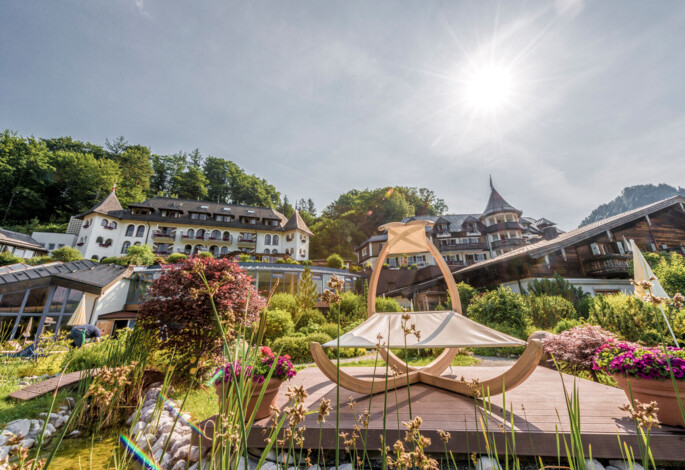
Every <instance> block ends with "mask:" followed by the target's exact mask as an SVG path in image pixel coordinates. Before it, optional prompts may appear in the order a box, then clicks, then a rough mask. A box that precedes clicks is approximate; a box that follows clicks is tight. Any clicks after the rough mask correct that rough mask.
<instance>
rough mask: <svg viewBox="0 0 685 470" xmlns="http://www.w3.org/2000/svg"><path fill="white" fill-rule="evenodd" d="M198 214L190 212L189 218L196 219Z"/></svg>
mask: <svg viewBox="0 0 685 470" xmlns="http://www.w3.org/2000/svg"><path fill="white" fill-rule="evenodd" d="M198 216H199V214H197V213H195V212H192V213H191V214H190V218H191V219H193V220H197V218H198Z"/></svg>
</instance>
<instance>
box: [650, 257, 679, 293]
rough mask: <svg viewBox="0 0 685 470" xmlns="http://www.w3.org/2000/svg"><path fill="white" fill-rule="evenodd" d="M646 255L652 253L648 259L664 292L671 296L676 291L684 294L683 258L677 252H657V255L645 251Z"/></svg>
mask: <svg viewBox="0 0 685 470" xmlns="http://www.w3.org/2000/svg"><path fill="white" fill-rule="evenodd" d="M646 255H652V256H650V257H649V258H648V261H651V263H650V264H653V265H652V270H653V271H654V275H655V276H656V277H657V278H658V279H659V283H660V284H661V286H662V287H663V288H664V290H665V291H666V293H667V294H668V295H670V296H671V297H672V296H673V295H675V294H677V293H681V294H685V258H683V256H681V255H679V254H678V253H659V255H658V256H656V255H655V254H653V253H647V254H646ZM645 257H647V256H645ZM655 258H656V259H655Z"/></svg>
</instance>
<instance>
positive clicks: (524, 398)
mask: <svg viewBox="0 0 685 470" xmlns="http://www.w3.org/2000/svg"><path fill="white" fill-rule="evenodd" d="M345 370H346V371H347V372H348V373H351V374H353V375H355V376H359V377H367V378H368V377H371V376H372V375H373V370H372V369H370V368H346V369H345ZM505 370H506V367H464V368H454V369H453V371H451V372H450V371H449V370H448V371H447V372H446V373H445V374H444V375H445V376H449V377H462V375H463V376H464V377H465V378H466V379H471V378H479V379H486V378H488V377H492V376H495V375H498V374H501V373H502V372H504V371H505ZM563 377H564V382H565V384H566V388H567V390H569V391H571V390H572V389H573V383H574V380H575V383H576V384H577V387H578V390H579V393H580V403H581V431H582V434H583V439H584V441H583V442H584V444H585V446H586V449H587V447H588V446H590V447H591V448H592V455H593V457H597V458H621V449H620V447H619V442H618V438H617V434H618V437H620V439H621V440H623V441H625V442H626V443H627V444H628V445H629V446H632V447H633V450H634V451H635V454H636V455H639V450H638V447H637V439H638V433H637V432H636V429H635V425H634V423H633V421H632V420H631V419H630V418H629V417H628V415H627V414H626V413H625V412H623V411H620V410H619V409H618V407H619V406H621V405H623V404H625V403H627V401H628V400H627V398H626V396H625V394H624V393H623V391H622V390H620V389H617V388H613V387H608V386H605V385H601V384H598V383H595V382H592V381H589V380H583V379H578V378H574V377H572V376H568V375H564V376H563ZM288 385H290V386H299V385H303V386H304V388H305V390H307V392H308V393H309V397H308V399H307V401H306V406H307V407H308V408H309V409H310V410H315V409H317V408H318V406H319V404H320V401H321V399H322V398H326V399H328V400H331V404H332V405H333V406H335V395H336V393H335V391H336V386H335V384H334V383H333V382H331V381H330V380H328V379H327V378H326V377H325V376H324V375H323V374H322V373H321V372H320V371H319V370H318V369H317V368H315V367H312V368H307V369H304V370H302V371H300V372H299V373H298V374H297V376H296V377H295V378H294V379H293V380H291V381H290V382H286V384H284V385H282V386H281V390H280V391H279V395H278V398H277V402H276V403H277V406H278V407H279V408H280V409H283V408H284V407H285V406H286V403H287V398H286V397H285V392H286V391H287V386H288ZM410 393H411V403H412V406H411V408H412V415H413V416H414V417H415V416H421V418H422V419H423V424H422V426H421V430H422V432H423V433H424V435H426V436H427V437H429V438H431V441H432V443H431V446H430V448H429V449H428V450H430V451H433V452H442V451H443V450H444V448H443V444H442V442H441V441H440V439H439V436H438V434H437V430H444V431H448V432H450V433H451V435H452V438H451V440H450V441H449V443H448V445H447V446H448V449H449V450H451V451H453V452H456V453H462V454H468V453H471V452H477V451H478V448H479V446H480V448H481V449H483V448H484V447H483V446H484V442H483V440H482V431H481V428H480V424H479V421H480V419H481V418H482V419H483V420H485V417H486V416H487V418H488V421H489V423H490V424H489V429H490V430H491V431H492V432H493V436H494V439H495V441H496V442H497V445H498V448H500V449H504V439H505V434H504V433H503V432H502V431H501V430H500V429H499V428H498V427H497V425H498V424H500V425H501V424H502V423H503V422H504V421H506V422H510V421H511V413H512V412H513V415H514V428H515V429H516V447H517V452H518V454H519V455H535V456H550V457H551V456H554V457H556V455H557V444H556V439H557V437H556V430H557V429H558V430H559V431H560V432H561V433H564V432H568V431H569V429H570V425H569V420H568V415H567V412H566V403H565V399H564V391H563V386H562V380H561V377H560V375H559V374H558V373H557V372H555V371H552V370H549V369H546V368H542V367H538V368H537V369H536V371H535V372H534V373H533V374H532V375H531V377H530V378H529V379H528V380H527V381H526V382H524V383H523V384H521V385H520V386H519V387H517V388H516V389H514V390H512V391H508V392H506V394H505V397H506V408H507V410H506V412H505V411H503V401H502V400H503V397H502V395H497V396H494V397H491V401H490V402H491V413H489V414H487V413H485V412H484V411H483V408H482V406H481V404H480V402H478V401H474V399H472V398H468V397H464V396H461V395H457V394H454V393H450V392H447V391H445V390H440V389H437V388H434V387H431V386H429V385H425V384H416V385H412V386H411V390H410ZM350 398H351V399H353V400H355V401H356V404H355V406H354V410H352V409H350V407H349V406H348V403H349V400H350ZM340 400H341V404H340V426H341V431H342V432H348V433H350V432H351V431H352V426H353V425H354V424H356V420H355V416H358V415H359V414H361V413H362V412H363V411H364V410H367V409H370V410H371V420H370V424H369V429H368V438H367V448H371V449H379V448H380V438H381V436H382V432H383V405H384V394H383V393H381V394H377V395H374V396H372V397H368V396H364V395H360V394H359V393H355V392H350V391H348V390H345V389H341V392H340ZM369 405H370V408H369ZM557 412H558V415H557ZM398 417H399V421H400V423H402V422H407V421H409V419H410V415H409V407H408V396H407V388H401V389H398V390H397V391H396V393H395V391H391V392H389V393H388V404H387V419H386V426H387V429H388V442H390V443H393V442H394V441H395V440H396V439H397V438H398V437H402V436H403V434H404V427H403V426H402V425H400V428H401V429H400V430H399V433H398V429H397V420H398ZM212 424H213V423H211V418H210V420H207V421H205V422H203V423H202V424H201V426H205V427H208V429H211V427H212ZM269 424H270V419H264V420H261V421H258V422H256V423H255V424H254V425H253V428H252V430H251V433H250V435H249V438H248V443H249V445H251V446H254V447H263V446H264V434H263V433H262V431H263V430H264V428H266V427H268V426H269ZM304 424H305V426H306V428H307V429H306V431H305V438H306V442H313V443H318V441H319V425H318V424H317V422H316V413H313V414H310V415H308V416H307V419H306V421H305V423H304ZM335 441H336V433H335V412H334V411H333V412H332V413H331V415H329V417H328V419H327V420H326V422H325V423H324V424H323V425H322V426H321V442H322V447H323V448H327V449H333V448H335ZM651 445H652V451H653V453H654V455H655V458H656V459H658V460H673V461H685V451H683V449H685V429H682V428H676V427H671V426H662V427H660V428H654V429H652V433H651ZM305 446H306V444H305ZM341 446H342V444H341ZM314 447H316V444H314Z"/></svg>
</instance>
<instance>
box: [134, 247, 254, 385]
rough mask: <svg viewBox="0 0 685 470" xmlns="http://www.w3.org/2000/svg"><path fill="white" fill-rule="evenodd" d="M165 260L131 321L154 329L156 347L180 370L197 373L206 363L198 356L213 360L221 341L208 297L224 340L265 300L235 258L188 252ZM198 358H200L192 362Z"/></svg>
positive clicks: (250, 320) (250, 321) (249, 320)
mask: <svg viewBox="0 0 685 470" xmlns="http://www.w3.org/2000/svg"><path fill="white" fill-rule="evenodd" d="M167 266H168V267H167V268H166V269H165V270H164V273H163V274H162V276H161V277H160V278H159V279H157V280H155V281H154V282H153V284H152V288H151V289H150V299H149V300H148V301H146V302H145V303H143V304H142V305H141V307H140V313H139V315H138V322H137V324H136V327H141V328H143V329H146V330H152V331H155V332H157V333H158V334H159V336H160V338H161V339H162V341H161V343H160V345H159V348H160V349H161V350H162V351H163V352H166V353H168V354H169V355H172V354H173V357H174V362H175V365H176V367H177V368H180V369H181V370H182V371H183V372H182V373H181V374H180V376H183V375H184V373H185V372H190V373H191V375H192V373H193V372H191V371H192V370H193V369H197V370H198V372H199V373H200V374H201V373H202V372H204V371H206V370H207V369H208V368H209V367H211V366H212V364H205V363H204V360H205V359H207V360H209V361H210V362H211V361H213V360H214V359H215V358H216V357H218V355H219V353H220V352H221V347H222V345H223V338H221V334H220V331H219V328H218V326H217V322H216V317H215V315H214V311H213V310H212V304H211V299H210V297H211V298H213V300H214V304H215V306H216V310H217V313H218V315H219V318H220V319H221V322H222V325H223V329H224V332H225V333H226V336H227V339H228V340H231V339H232V338H234V337H235V336H236V329H237V328H240V327H241V326H250V325H252V324H253V323H254V322H255V321H256V320H257V318H258V316H259V312H260V311H261V310H262V309H263V308H264V304H265V301H264V299H263V298H262V297H260V296H259V294H258V293H257V291H256V290H255V288H254V281H253V280H252V278H251V277H250V276H249V275H248V274H247V272H246V271H245V270H244V269H242V268H241V267H240V266H238V264H237V263H236V262H235V261H232V260H229V259H225V258H222V259H213V258H199V257H193V258H190V259H188V260H186V261H184V262H183V263H179V264H176V265H167ZM203 276H204V277H205V278H206V279H207V283H208V284H209V287H207V286H206V285H205V283H204V281H203V280H202V277H203ZM198 358H203V359H202V360H201V361H200V362H199V363H198V362H197V361H198ZM214 364H216V362H214Z"/></svg>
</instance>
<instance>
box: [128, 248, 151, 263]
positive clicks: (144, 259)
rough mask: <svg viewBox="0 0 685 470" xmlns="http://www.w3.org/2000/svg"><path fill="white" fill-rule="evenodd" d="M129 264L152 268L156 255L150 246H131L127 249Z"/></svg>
mask: <svg viewBox="0 0 685 470" xmlns="http://www.w3.org/2000/svg"><path fill="white" fill-rule="evenodd" d="M126 258H128V262H129V264H133V265H136V266H150V265H151V264H153V263H154V262H155V254H154V253H153V252H152V247H151V246H150V245H131V246H129V247H128V248H127V249H126Z"/></svg>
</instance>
